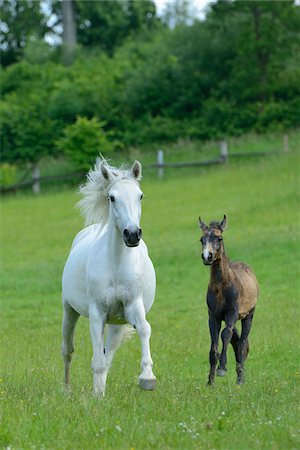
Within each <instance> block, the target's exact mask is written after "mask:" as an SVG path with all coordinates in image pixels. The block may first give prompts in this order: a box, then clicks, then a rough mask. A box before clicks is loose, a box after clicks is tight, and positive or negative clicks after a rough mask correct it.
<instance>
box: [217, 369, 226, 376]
mask: <svg viewBox="0 0 300 450" xmlns="http://www.w3.org/2000/svg"><path fill="white" fill-rule="evenodd" d="M217 375H218V377H225V375H226V369H218V370H217Z"/></svg>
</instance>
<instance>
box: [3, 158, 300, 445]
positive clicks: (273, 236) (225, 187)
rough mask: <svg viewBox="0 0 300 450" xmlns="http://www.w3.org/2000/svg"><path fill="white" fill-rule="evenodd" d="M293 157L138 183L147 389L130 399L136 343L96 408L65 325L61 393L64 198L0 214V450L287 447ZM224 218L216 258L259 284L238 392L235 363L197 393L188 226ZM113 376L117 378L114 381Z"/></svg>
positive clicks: (23, 201)
mask: <svg viewBox="0 0 300 450" xmlns="http://www.w3.org/2000/svg"><path fill="white" fill-rule="evenodd" d="M298 169H299V153H298V152H293V153H290V154H282V155H279V156H276V157H272V156H271V157H270V158H266V159H264V160H260V159H256V158H254V159H253V160H251V161H246V162H239V163H234V162H233V163H232V164H230V165H228V166H214V167H211V168H194V169H193V170H189V171H182V172H181V176H179V172H178V170H176V172H174V173H171V172H170V173H169V174H168V176H166V177H165V178H164V179H163V180H153V179H151V180H147V174H144V180H143V181H142V183H141V186H142V189H143V192H144V193H145V199H144V200H143V202H144V203H143V216H142V227H143V235H144V238H145V240H146V242H147V245H148V249H149V254H150V256H151V258H152V260H153V262H154V265H155V269H156V273H157V296H156V300H155V304H154V306H153V308H152V310H151V312H150V313H149V322H150V323H151V325H152V337H151V350H152V358H153V360H154V363H155V370H156V372H155V374H156V376H157V383H158V388H157V390H156V391H153V392H144V391H141V390H140V389H139V388H138V387H137V374H138V370H139V363H140V343H139V339H138V337H137V336H133V338H132V339H131V340H129V341H128V342H127V343H126V345H122V346H121V347H120V349H119V351H118V353H117V354H116V356H115V359H114V362H113V365H112V368H111V371H110V383H109V384H108V386H107V391H106V398H105V402H99V401H97V400H95V399H94V398H93V396H92V394H91V369H90V361H91V356H92V349H91V345H90V337H89V324H88V320H85V319H84V318H82V319H81V320H80V322H79V323H78V327H77V330H76V337H75V345H76V353H75V354H74V358H73V371H74V373H76V376H74V378H73V391H72V395H71V396H70V397H66V396H65V395H64V394H63V392H62V372H63V362H62V359H61V355H60V344H61V303H60V302H61V300H60V295H61V272H62V268H63V265H64V263H65V259H66V256H67V254H68V249H69V245H70V242H71V240H72V238H73V236H74V234H75V233H76V232H77V231H79V230H80V229H81V228H82V225H83V221H82V219H81V218H80V216H79V215H78V212H77V211H76V210H75V209H74V207H73V206H74V204H75V203H76V201H77V200H78V197H77V196H76V194H75V193H74V190H65V191H64V190H62V191H61V192H60V191H57V192H48V193H47V192H42V193H41V195H40V196H38V197H33V196H31V195H27V194H25V195H22V194H21V195H17V196H15V197H7V198H4V199H2V202H1V244H2V248H1V259H2V265H1V271H2V274H1V280H2V281H1V284H2V296H1V319H2V320H1V346H0V360H1V368H0V370H1V373H0V379H1V380H0V382H1V383H0V402H1V413H0V414H1V421H2V424H1V431H0V445H1V447H2V448H12V449H13V448H26V449H27V448H28V449H29V448H34V447H36V448H53V449H55V448H64V449H74V448H91V449H94V448H109V449H110V448H116V449H129V448H136V449H146V448H147V449H148V448H149V449H150V448H153V449H154V448H164V449H167V448H178V449H183V448H184V449H193V448H195V449H199V448H207V449H212V448H218V449H228V448H232V449H245V448H255V449H264V450H266V449H282V448H285V449H292V448H297V447H299V420H300V419H299V409H298V399H299V394H300V392H299V379H300V373H299V364H298V361H299V327H298V325H299V212H297V211H298V208H299V200H298V195H299V173H298ZM199 211H201V213H202V211H203V216H204V217H209V218H210V217H211V218H218V217H219V216H220V214H223V213H224V211H226V213H227V214H228V216H229V217H230V218H231V223H232V224H235V226H231V227H229V228H228V230H227V232H226V245H227V248H228V249H230V257H231V258H232V259H233V260H234V259H242V260H245V261H247V263H249V265H250V266H251V267H253V269H254V270H255V273H256V274H257V277H258V279H259V281H260V288H261V290H260V301H259V303H258V305H257V309H256V312H255V318H254V326H253V329H252V332H251V346H252V348H255V351H252V352H250V354H249V358H248V361H247V366H246V371H247V383H246V384H245V385H243V386H236V384H235V370H234V368H235V359H234V354H233V351H232V349H231V348H230V349H228V373H227V376H226V378H222V379H219V380H218V383H217V385H216V386H215V388H214V389H208V388H207V386H206V380H207V374H208V356H207V354H208V351H209V334H208V328H207V307H206V301H205V294H206V287H207V283H208V278H209V273H208V271H205V270H203V267H202V262H201V249H200V245H199V231H198V221H197V218H198V215H199ZM124 373H126V376H122V375H123V374H124Z"/></svg>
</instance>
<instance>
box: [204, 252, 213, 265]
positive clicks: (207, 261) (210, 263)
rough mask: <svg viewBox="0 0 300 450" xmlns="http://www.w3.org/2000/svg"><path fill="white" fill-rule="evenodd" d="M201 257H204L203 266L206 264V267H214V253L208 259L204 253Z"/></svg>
mask: <svg viewBox="0 0 300 450" xmlns="http://www.w3.org/2000/svg"><path fill="white" fill-rule="evenodd" d="M201 256H202V261H203V264H205V265H206V266H211V265H212V263H213V255H212V253H209V254H208V255H207V257H205V256H204V254H203V253H202V255H201Z"/></svg>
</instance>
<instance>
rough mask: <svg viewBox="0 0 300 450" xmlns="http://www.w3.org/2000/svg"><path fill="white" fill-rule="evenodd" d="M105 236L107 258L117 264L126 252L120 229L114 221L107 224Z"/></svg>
mask: <svg viewBox="0 0 300 450" xmlns="http://www.w3.org/2000/svg"><path fill="white" fill-rule="evenodd" d="M106 238H107V249H108V253H109V259H110V261H111V262H114V263H115V264H118V263H119V262H120V261H121V259H122V257H123V255H124V253H125V252H126V250H127V247H126V246H125V244H124V240H123V238H122V235H121V233H120V230H119V229H118V228H117V226H116V225H115V224H114V223H109V224H108V227H107V232H106Z"/></svg>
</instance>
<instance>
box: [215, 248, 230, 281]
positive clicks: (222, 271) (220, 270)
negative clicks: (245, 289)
mask: <svg viewBox="0 0 300 450" xmlns="http://www.w3.org/2000/svg"><path fill="white" fill-rule="evenodd" d="M229 278H230V272H229V260H228V258H227V256H226V255H225V249H224V245H222V248H221V251H220V256H219V257H218V258H217V259H216V260H215V261H214V262H213V264H212V266H211V281H212V282H213V283H216V284H219V283H222V284H226V282H228V281H229Z"/></svg>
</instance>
